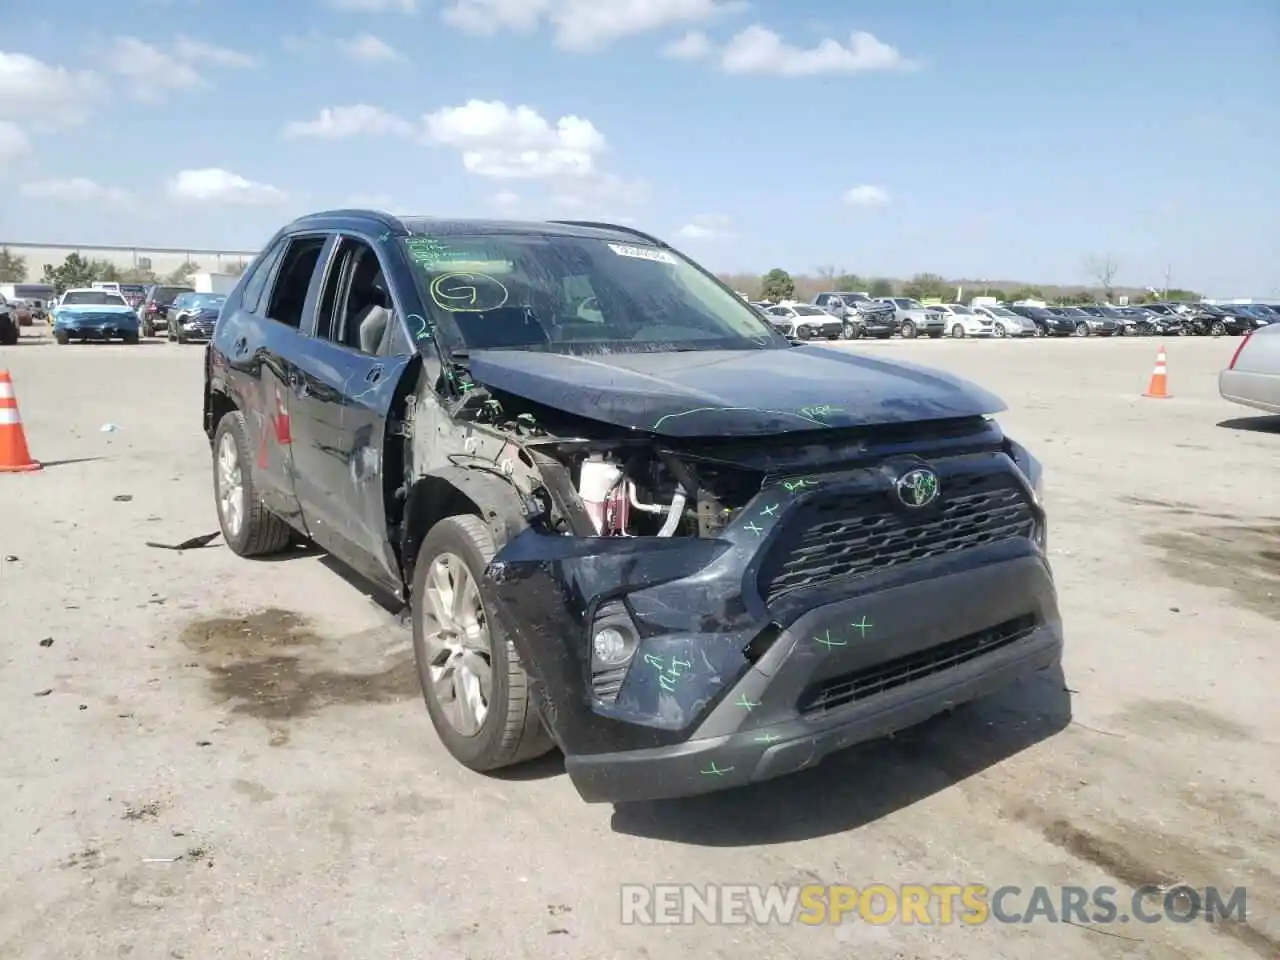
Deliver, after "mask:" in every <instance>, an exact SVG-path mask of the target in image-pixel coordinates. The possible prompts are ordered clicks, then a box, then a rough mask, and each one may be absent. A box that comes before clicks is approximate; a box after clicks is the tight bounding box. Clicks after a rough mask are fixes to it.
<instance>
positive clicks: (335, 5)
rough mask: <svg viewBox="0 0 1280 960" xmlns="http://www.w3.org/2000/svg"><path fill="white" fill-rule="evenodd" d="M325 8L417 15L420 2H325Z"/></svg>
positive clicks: (410, 0) (338, 0)
mask: <svg viewBox="0 0 1280 960" xmlns="http://www.w3.org/2000/svg"><path fill="white" fill-rule="evenodd" d="M325 6H327V7H329V8H330V9H332V10H343V11H345V12H347V13H391V12H398V13H416V12H417V10H418V0H325Z"/></svg>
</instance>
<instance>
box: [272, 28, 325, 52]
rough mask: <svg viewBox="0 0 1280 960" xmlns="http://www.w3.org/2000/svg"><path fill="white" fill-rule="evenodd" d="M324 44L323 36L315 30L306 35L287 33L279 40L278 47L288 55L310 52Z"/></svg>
mask: <svg viewBox="0 0 1280 960" xmlns="http://www.w3.org/2000/svg"><path fill="white" fill-rule="evenodd" d="M324 42H325V39H324V36H323V35H322V34H321V33H320V32H319V31H316V30H310V31H308V32H307V33H289V34H285V36H283V37H281V38H280V46H282V47H284V48H285V49H286V50H288V51H289V52H290V53H301V52H302V51H303V50H312V49H314V48H316V47H318V46H320V45H321V44H322V43H324Z"/></svg>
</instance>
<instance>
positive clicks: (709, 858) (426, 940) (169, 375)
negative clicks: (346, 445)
mask: <svg viewBox="0 0 1280 960" xmlns="http://www.w3.org/2000/svg"><path fill="white" fill-rule="evenodd" d="M1167 346H1168V348H1169V365H1170V376H1171V390H1172V393H1173V395H1174V396H1173V399H1170V400H1164V401H1157V400H1147V399H1142V398H1140V396H1139V394H1140V393H1141V392H1142V390H1143V389H1144V388H1145V386H1146V383H1147V379H1148V377H1149V376H1150V373H1151V369H1152V365H1153V362H1154V360H1155V352H1156V347H1157V343H1156V342H1155V341H1152V340H1145V339H1142V340H1125V341H1120V342H1106V341H1098V340H1092V339H1090V340H1079V341H1076V340H1066V341H1050V342H1044V341H1029V342H997V343H978V342H973V341H959V342H893V343H887V344H868V345H860V344H859V345H846V347H845V348H847V349H859V350H868V351H876V352H877V354H879V355H883V356H886V357H890V356H892V357H903V358H907V359H911V360H915V361H918V362H924V363H936V364H937V365H938V366H941V367H943V368H946V369H948V370H951V371H953V372H955V373H958V374H960V375H963V376H967V377H970V378H972V379H973V380H975V381H977V382H979V383H981V384H983V385H984V386H986V387H988V388H990V389H992V390H994V391H995V392H997V393H998V394H1000V395H1001V396H1003V397H1004V398H1005V399H1006V401H1007V402H1008V403H1009V405H1010V409H1009V411H1008V412H1007V413H1006V414H1004V415H1003V417H1002V422H1003V423H1004V424H1005V426H1006V429H1007V431H1008V432H1009V433H1010V434H1011V435H1013V436H1015V437H1017V438H1018V439H1019V440H1021V441H1023V442H1024V443H1025V444H1026V445H1027V446H1029V447H1030V448H1031V449H1032V450H1033V451H1034V452H1035V453H1037V454H1038V455H1039V456H1040V457H1041V458H1042V460H1043V461H1044V462H1045V464H1046V469H1047V487H1048V489H1047V499H1048V503H1049V509H1050V515H1051V532H1050V547H1051V551H1052V557H1053V561H1054V564H1055V570H1056V573H1057V577H1058V583H1059V589H1060V591H1061V604H1062V609H1063V613H1064V617H1065V620H1066V626H1067V652H1066V666H1065V677H1066V683H1065V688H1064V685H1063V684H1062V683H1061V681H1060V680H1059V681H1056V682H1055V680H1054V679H1053V678H1041V679H1038V680H1036V681H1035V682H1032V683H1028V684H1026V685H1024V686H1022V687H1020V688H1017V689H1015V690H1012V691H1009V692H1008V693H1006V694H1002V695H1000V696H997V697H995V698H992V699H989V700H987V701H983V702H981V703H979V704H976V705H973V706H970V707H968V708H965V709H962V710H961V711H959V712H958V713H956V714H955V715H953V716H951V717H949V718H947V719H945V720H944V721H940V722H934V723H931V724H929V725H927V726H926V727H924V728H922V729H919V730H916V731H913V732H911V733H909V734H907V735H902V736H899V737H898V738H896V739H895V740H893V741H889V742H885V743H880V744H873V745H870V746H867V747H864V748H859V749H856V750H854V751H851V752H849V753H846V754H843V755H840V756H838V757H835V758H832V759H831V760H830V761H828V762H827V763H825V764H824V765H822V766H820V767H819V768H817V769H815V770H812V771H808V772H806V773H804V774H801V775H797V776H794V777H791V778H788V779H784V780H780V781H776V782H774V783H771V784H766V785H763V786H760V787H758V788H752V789H749V790H744V791H739V792H735V793H730V794H722V795H718V796H712V797H706V798H701V799H698V800H695V801H685V802H669V803H657V804H643V805H637V806H625V807H617V808H615V807H612V806H609V805H598V806H589V805H586V804H583V803H581V802H580V801H579V799H578V797H577V794H576V793H575V792H574V790H573V788H572V787H571V785H570V784H569V782H568V780H567V779H566V778H565V776H564V774H563V770H562V767H561V765H560V764H559V762H558V761H557V760H555V759H552V760H549V761H546V762H540V763H539V764H537V765H535V766H534V767H533V768H532V769H528V770H524V771H522V772H521V773H519V774H518V775H515V776H510V777H507V778H502V779H500V778H487V777H483V776H479V775H475V774H472V773H470V772H468V771H466V770H464V769H463V768H461V767H459V766H458V765H457V764H455V763H453V762H452V761H451V760H450V759H449V757H448V756H447V755H446V754H445V752H444V750H443V749H442V748H441V746H440V745H439V743H438V742H437V740H436V738H435V736H434V733H433V731H432V729H431V727H430V724H429V722H428V719H427V715H426V711H425V708H424V707H423V704H422V701H421V698H420V695H419V693H418V690H417V687H416V682H415V677H414V672H413V667H412V663H411V651H410V644H409V639H408V634H407V632H406V631H405V629H404V628H403V626H401V625H399V624H398V623H397V620H396V618H395V617H394V616H393V615H391V614H389V613H388V612H387V611H386V610H384V609H383V608H381V607H379V606H378V605H376V604H375V603H373V602H372V601H371V600H370V599H369V598H368V597H367V596H366V595H365V594H364V593H363V592H362V591H361V588H360V587H359V585H358V584H355V583H353V582H351V581H350V580H349V579H347V578H344V576H343V575H342V574H341V571H340V570H338V569H337V567H336V564H333V563H331V562H330V561H329V560H328V559H327V558H325V557H324V556H322V555H318V554H314V553H301V554H299V555H298V556H294V557H291V558H289V559H287V560H282V561H277V562H251V561H245V560H240V559H237V558H236V557H234V556H233V555H232V554H231V553H230V552H229V551H228V550H227V549H226V548H225V547H224V546H222V545H221V541H218V543H217V544H216V545H214V546H211V547H209V548H207V549H199V550H191V551H187V552H182V553H178V552H174V551H171V550H165V549H160V548H156V547H152V546H148V541H152V542H157V543H167V544H172V543H176V542H178V541H181V540H184V539H186V538H188V537H192V536H196V535H199V534H204V533H211V532H213V531H215V530H217V522H216V519H215V514H214V505H213V497H212V495H211V479H210V477H211V471H210V465H209V460H210V456H209V449H208V445H207V442H206V440H205V439H204V437H203V435H202V434H201V432H200V402H201V354H202V349H201V348H200V347H197V346H188V347H180V346H178V345H172V344H165V343H160V342H155V343H147V344H143V345H139V346H135V347H127V346H123V345H119V346H79V345H73V346H69V347H58V346H56V345H53V344H52V343H50V342H49V341H48V340H47V339H44V338H37V337H33V336H32V334H31V332H30V331H26V336H25V337H24V340H23V342H22V344H20V345H19V346H17V347H6V348H0V369H4V368H7V369H9V370H10V371H11V372H12V374H13V377H14V381H15V384H16V388H17V393H18V399H19V403H20V405H21V410H22V413H23V416H24V419H25V424H26V430H27V436H28V439H29V441H30V444H31V447H32V450H33V453H34V454H35V456H37V457H38V458H40V459H42V460H44V461H45V462H46V464H47V467H46V469H45V470H44V471H42V472H40V473H34V474H29V475H17V476H4V475H0V554H3V562H0V649H2V654H0V664H2V666H0V729H3V730H4V735H3V745H4V747H3V750H2V751H0V811H3V816H4V824H3V827H2V828H0V862H3V864H4V868H3V870H2V871H0V956H3V957H6V958H8V957H14V958H23V960H26V958H46V957H47V958H57V960H74V958H86V960H88V958H93V960H100V958H104V957H132V958H138V960H142V958H145V960H150V958H168V957H175V958H176V957H187V958H193V960H204V958H211V960H212V958H231V957H245V958H249V957H252V958H277V957H278V958H288V960H298V958H312V957H315V958H335V960H350V958H400V957H409V956H415V957H430V958H432V960H455V958H457V960H461V958H471V960H490V958H495V960H496V958H516V957H534V956H538V957H546V958H557V957H564V958H573V960H605V958H617V960H666V958H672V957H678V956H688V957H697V958H699V960H703V958H706V960H711V958H723V960H744V958H761V960H766V958H767V960H780V958H784V957H790V958H799V960H826V958H843V957H852V956H857V957H859V958H860V960H890V958H895V960H908V958H935V957H946V958H948V960H965V958H972V960H978V958H1027V960H1032V958H1034V960H1044V958H1046V957H1053V958H1054V960H1077V958H1093V957H1102V958H1115V960H1119V958H1134V960H1138V958H1143V960H1185V958H1200V957H1206V958H1209V957H1212V958H1215V960H1230V958H1253V960H1256V958H1259V957H1275V956H1280V762H1278V761H1280V749H1277V746H1278V742H1280V735H1278V734H1277V733H1276V731H1277V730H1278V729H1280V697H1277V695H1276V691H1277V689H1278V686H1280V685H1278V684H1277V679H1278V677H1280V670H1278V668H1277V661H1276V648H1277V641H1278V640H1280V627H1278V626H1277V624H1278V622H1280V494H1278V493H1277V489H1278V488H1277V474H1276V467H1277V464H1280V418H1270V419H1267V418H1251V417H1250V414H1249V411H1247V410H1245V409H1243V408H1238V407H1234V406H1232V405H1230V404H1227V403H1225V402H1223V401H1222V400H1220V399H1219V398H1218V396H1217V386H1216V374H1217V371H1218V370H1219V369H1220V368H1221V367H1222V366H1223V365H1225V363H1226V361H1227V360H1228V358H1229V357H1230V353H1231V351H1232V350H1233V349H1234V347H1235V341H1232V340H1221V341H1215V340H1208V339H1194V340H1186V339H1177V340H1173V341H1170V342H1169V343H1168V344H1167ZM659 882H687V883H694V884H705V883H712V882H725V883H761V884H768V883H810V882H814V883H849V884H853V885H855V886H858V887H865V886H867V885H868V884H871V883H875V882H881V883H888V884H900V883H912V882H918V883H947V882H955V883H968V882H980V883H986V884H988V885H989V886H992V887H995V886H1001V885H1005V884H1014V885H1019V886H1022V887H1024V888H1029V887H1032V886H1034V885H1036V884H1045V885H1064V884H1071V885H1081V886H1094V885H1111V886H1117V887H1121V888H1123V887H1126V886H1135V885H1141V884H1144V883H1153V884H1159V885H1162V886H1166V887H1167V886H1169V885H1173V884H1176V883H1179V882H1184V883H1187V884H1190V885H1192V886H1197V887H1205V886H1210V885H1216V886H1219V887H1225V888H1230V887H1236V886H1246V887H1248V908H1249V917H1248V920H1247V922H1246V923H1244V924H1238V923H1225V924H1215V925H1208V924H1205V923H1203V922H1196V923H1190V924H1183V925H1178V924H1174V923H1162V924H1155V925H1150V926H1147V925H1138V924H1133V923H1130V924H1128V925H1112V926H1107V927H1096V926H1095V927H1091V928H1084V927H1081V926H1075V925H1067V924H1051V923H1046V922H1037V923H1033V924H1030V925H1000V924H995V923H990V924H987V925H985V926H982V927H978V928H964V927H957V926H924V925H896V924H895V925H890V926H872V925H868V924H865V923H860V922H851V923H848V924H845V925H841V926H838V927H836V926H819V927H805V926H799V925H796V926H791V927H780V926H739V927H709V926H706V925H697V926H673V927H642V926H624V925H622V924H621V921H620V917H621V908H620V902H621V900H620V894H619V886H620V885H621V884H624V883H659Z"/></svg>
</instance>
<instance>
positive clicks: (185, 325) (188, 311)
mask: <svg viewBox="0 0 1280 960" xmlns="http://www.w3.org/2000/svg"><path fill="white" fill-rule="evenodd" d="M226 301H227V297H226V294H222V293H182V294H179V295H178V296H177V298H176V299H175V300H174V301H173V303H171V304H169V310H168V316H167V318H166V319H165V333H166V336H167V337H168V339H170V340H176V341H178V343H186V342H187V341H188V340H191V339H192V338H195V339H197V340H208V339H209V338H210V337H212V336H213V325H214V324H215V323H216V322H217V320H218V312H219V311H220V310H221V309H222V305H223V304H224V303H226ZM581 309H582V308H579V310H580V311H581Z"/></svg>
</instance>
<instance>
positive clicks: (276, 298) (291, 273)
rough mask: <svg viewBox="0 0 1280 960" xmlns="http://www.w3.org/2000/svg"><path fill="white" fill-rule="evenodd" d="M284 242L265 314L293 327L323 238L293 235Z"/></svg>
mask: <svg viewBox="0 0 1280 960" xmlns="http://www.w3.org/2000/svg"><path fill="white" fill-rule="evenodd" d="M288 243H289V246H288V249H287V250H285V253H284V258H283V260H282V261H281V264H280V272H279V274H277V276H276V284H275V288H274V289H273V290H272V291H271V299H270V300H269V301H268V302H267V309H266V311H265V316H266V317H267V319H268V320H274V321H276V322H277V323H283V324H284V325H285V326H286V327H293V328H294V329H295V330H297V329H298V328H299V327H301V326H302V308H303V306H304V305H305V304H306V302H307V290H308V289H309V288H310V287H311V278H312V276H313V275H314V274H315V272H316V264H317V263H318V262H319V260H320V251H321V250H322V249H323V248H324V244H325V238H324V237H295V238H293V239H292V240H290V241H288Z"/></svg>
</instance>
